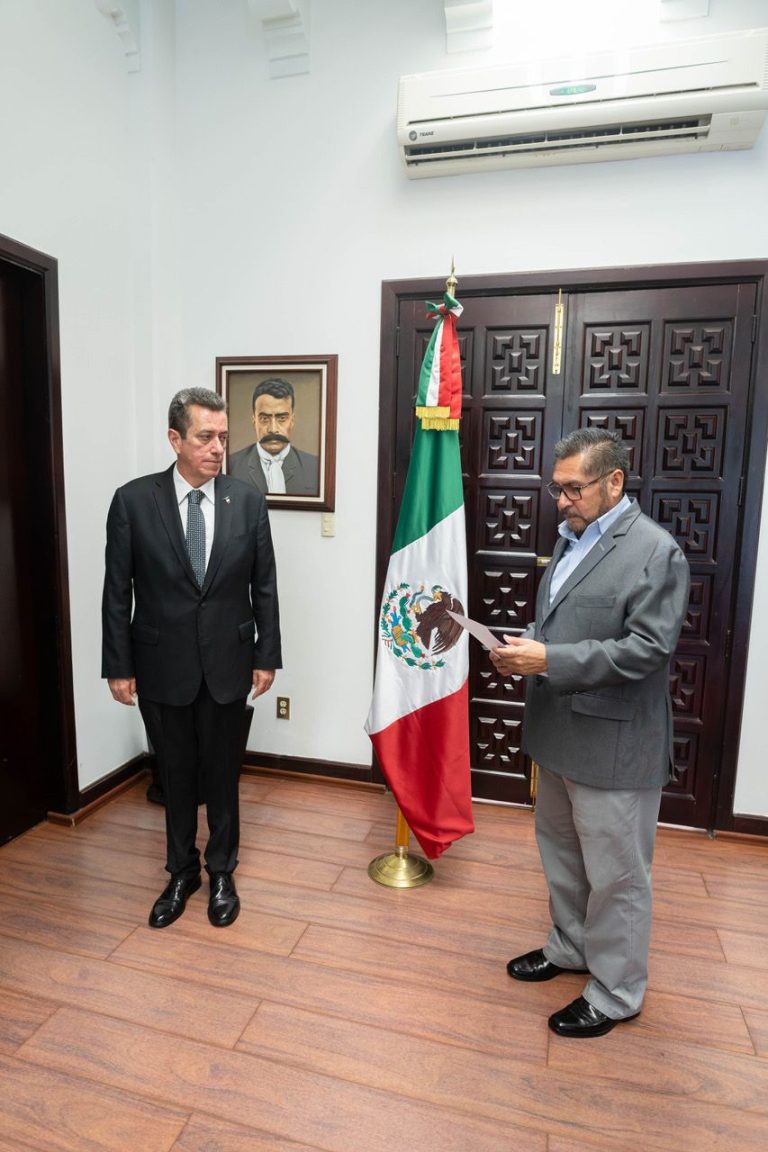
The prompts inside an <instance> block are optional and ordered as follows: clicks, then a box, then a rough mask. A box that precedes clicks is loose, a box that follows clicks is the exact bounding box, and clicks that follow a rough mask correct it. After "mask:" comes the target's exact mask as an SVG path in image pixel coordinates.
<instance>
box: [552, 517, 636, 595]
mask: <svg viewBox="0 0 768 1152" xmlns="http://www.w3.org/2000/svg"><path fill="white" fill-rule="evenodd" d="M629 507H630V499H629V496H627V495H626V494H625V495H624V496H622V498H621V500H619V502H618V504H616V505H615V507H613V508H611V509H610V510H609V511H608V512H604V513H603V515H602V516H599V517H598V518H597V520H593V521H592V523H591V524H588V525H587V527H586V528H585V529H584V531H583V532H582V534H581V536H577V535H576V533H575V532H574V531H573V529H572V528H571V527H570V526H569V525H568V523H567V522H566V521H565V520H563V521H562V522H561V523H560V524H559V525H558V528H557V530H558V532H559V533H560V535H561V536H563V537H565V539H566V540H568V541H569V547H568V548H566V550H565V552H563V555H562V556H561V557H560V561H559V563H558V565H557V567H556V568H555V570H554V572H553V573H552V579H551V581H550V584H549V603H550V604H551V603H552V601H553V600H554V598H555V596H556V595H557V593H558V592H559V590H560V589H561V588H562V586H563V584H564V583H565V581H566V580H567V579H568V577H569V576H570V574H571V572H573V571H575V569H576V568H578V566H579V564H581V562H582V560H583V559H584V557H585V556H586V555H588V554H589V553H590V552H591V551H592V549H593V548H594V546H595V544H597V542H598V540H599V539H600V537H601V536H602V535H603V533H604V532H605V531H606V529H608V528H610V526H611V524H613V522H614V520H618V518H619V516H621V514H622V512H626V510H627V508H629Z"/></svg>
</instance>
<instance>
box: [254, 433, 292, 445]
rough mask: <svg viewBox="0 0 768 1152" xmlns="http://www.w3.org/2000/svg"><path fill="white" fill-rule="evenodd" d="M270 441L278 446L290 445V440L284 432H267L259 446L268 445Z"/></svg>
mask: <svg viewBox="0 0 768 1152" xmlns="http://www.w3.org/2000/svg"><path fill="white" fill-rule="evenodd" d="M268 440H269V441H272V442H273V443H277V444H290V440H289V439H288V437H287V436H283V434H282V432H265V433H264V435H263V436H262V438H261V440H259V444H266V442H267V441H268Z"/></svg>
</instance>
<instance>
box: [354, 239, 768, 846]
mask: <svg viewBox="0 0 768 1152" xmlns="http://www.w3.org/2000/svg"><path fill="white" fill-rule="evenodd" d="M766 277H768V261H765V260H737V261H730V262H716V263H715V262H705V263H700V264H699V263H696V264H658V265H647V266H645V265H643V266H639V267H634V268H629V267H618V268H586V269H566V270H564V271H552V270H547V271H541V272H522V273H510V274H508V275H503V274H498V273H496V274H492V275H482V276H465V277H462V278H461V279H460V281H459V286H458V291H457V296H458V297H459V299H460V300H466V299H467V298H468V297H471V296H483V295H488V294H491V293H492V294H494V295H497V296H502V295H508V296H517V295H528V294H532V293H541V292H542V291H545V292H546V291H549V292H552V293H556V292H557V290H558V288H562V289H563V291H566V290H567V291H578V292H590V291H611V290H615V291H618V290H631V289H639V288H645V289H648V288H654V287H659V288H670V287H695V286H697V285H705V284H733V283H749V284H754V285H755V288H756V318H755V320H754V321H753V323H754V331H753V346H754V354H753V357H752V371H751V375H750V381H749V413H748V417H747V443H746V445H745V456H744V460H745V471H744V491H743V495H742V507H743V519H742V526H741V536H740V539H739V543H738V551H737V567H738V572H737V576H736V579H735V588H734V599H733V616H732V618H733V636H732V642H731V650H730V656H729V662H728V667H727V668H726V669H725V680H726V684H727V690H726V699H725V701H724V703H723V707H724V710H725V724H724V728H723V744H722V749H721V759H720V772H719V775H718V776H717V777H716V778H715V780H714V782H713V784H714V788H715V798H714V805H713V811H714V816H713V830H715V829H716V830H718V831H729V832H743V833H754V834H758V835H763V836H768V818H766V817H762V816H745V815H738V814H736V813H734V811H733V800H734V793H735V788H736V772H737V767H738V751H739V736H740V732H741V711H742V706H743V702H744V689H745V683H746V665H747V651H748V645H749V623H750V617H751V612H752V601H753V597H754V589H755V568H756V563H757V545H758V537H759V533H760V514H761V509H762V500H763V487H764V480H765V466H766V441H767V440H768V389H763V390H762V391H761V390H760V389H758V388H757V387H756V382H757V380H759V379H768V294H766V291H765V286H766ZM444 290H445V281H444V280H439V279H436V278H434V277H430V278H425V279H418V280H385V281H383V283H382V294H381V295H382V306H381V347H380V365H379V369H380V374H379V379H380V390H379V468H378V510H377V517H376V601H375V613H377V612H378V607H379V604H380V602H381V595H382V590H383V587H384V580H385V577H386V571H387V565H388V563H389V554H390V549H391V544H392V538H393V536H394V531H395V526H396V523H395V521H396V516H395V508H394V476H395V464H396V461H395V437H394V432H395V400H396V395H397V371H398V354H399V345H398V338H399V331H398V315H399V309H400V303H401V301H408V300H420V299H421V300H430V299H431V300H434V299H440V298H441V297H442V294H443V292H444ZM376 618H377V616H376V615H375V614H374V619H376ZM375 650H376V646H375V645H374V651H375ZM374 779H377V780H379V781H381V780H383V775H382V774H381V770H380V768H379V766H378V764H377V763H374Z"/></svg>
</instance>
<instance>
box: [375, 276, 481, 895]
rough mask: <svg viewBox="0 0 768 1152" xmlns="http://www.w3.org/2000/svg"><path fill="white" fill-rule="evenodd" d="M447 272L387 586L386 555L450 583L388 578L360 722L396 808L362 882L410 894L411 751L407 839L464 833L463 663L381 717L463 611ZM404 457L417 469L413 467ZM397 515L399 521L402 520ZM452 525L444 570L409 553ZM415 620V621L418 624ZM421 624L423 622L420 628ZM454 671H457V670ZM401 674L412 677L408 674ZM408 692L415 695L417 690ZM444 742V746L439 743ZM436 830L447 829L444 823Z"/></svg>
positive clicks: (441, 841) (417, 861)
mask: <svg viewBox="0 0 768 1152" xmlns="http://www.w3.org/2000/svg"><path fill="white" fill-rule="evenodd" d="M455 271H456V266H455V263H454V260H453V258H451V273H450V276H449V277H448V279H447V280H446V292H445V294H444V295H443V302H442V304H439V305H436V304H432V303H430V302H429V301H428V302H427V304H426V307H427V310H428V311H427V315H428V316H435V317H436V319H437V323H436V326H435V330H434V332H433V334H432V338H431V340H430V342H429V345H428V347H427V350H426V352H425V355H424V360H423V363H422V367H421V372H420V374H419V382H418V389H417V393H416V407H415V413H416V417H417V420H418V421H419V422H420V427H417V429H416V436H415V437H414V456H413V458H412V460H411V463H410V465H409V468H408V476H407V479H406V487H405V493H404V497H403V505H402V506H401V509H400V516H399V518H398V524H397V530H396V532H395V540H394V542H393V553H392V557H391V558H390V567H389V568H388V570H387V579H388V580H389V579H390V573H393V572H397V571H398V565H397V563H393V562H394V560H395V556H397V557H398V563H399V562H400V561H401V558H402V557H403V556H408V557H411V558H412V557H414V556H415V557H417V559H418V563H422V564H423V563H424V562H425V560H426V562H427V567H429V565H430V564H432V563H434V562H435V559H437V562H438V563H439V566H440V571H441V572H442V571H445V572H446V573H447V574H448V575H447V579H448V580H449V581H450V585H447V584H446V585H445V586H444V585H443V583H442V580H445V579H446V576H445V575H444V576H442V577H441V581H440V582H437V581H435V578H434V577H432V579H430V580H425V577H424V574H419V575H418V577H417V581H418V580H421V581H422V582H421V583H420V584H419V583H418V582H417V584H416V585H413V586H412V584H411V583H410V581H411V580H412V576H411V573H410V571H405V572H404V573H400V574H399V575H397V576H393V577H392V581H393V582H392V588H393V591H390V592H389V593H388V594H385V598H384V600H383V603H382V609H381V613H380V625H379V626H380V633H381V636H380V643H381V638H382V637H383V641H384V645H385V647H380V650H379V661H378V662H377V672H376V685H375V687H374V701H373V703H372V706H371V713H370V714H369V718H368V721H367V722H366V730H367V732H368V734H369V736H370V737H371V740H372V741H373V744H374V748H375V749H376V752H377V755H378V756H379V761H380V763H381V766H382V771H383V773H384V775H385V777H386V778H387V783H388V784H389V786H390V788H391V789H392V792H393V794H394V797H395V800H396V802H397V805H398V807H397V824H396V828H395V851H394V852H387V853H384V854H383V855H382V856H377V857H376V858H375V859H374V860H372V861H371V862H370V864H369V865H368V875H369V876H370V878H371V879H372V880H375V881H376V883H377V884H384V885H386V886H387V887H389V888H417V887H418V886H419V885H421V884H426V883H427V882H428V881H429V880H431V879H432V878H433V876H434V869H433V867H432V865H431V864H430V863H429V861H428V860H426V859H424V858H423V857H422V856H416V855H411V854H410V853H409V851H408V844H409V840H410V836H411V829H410V827H409V825H408V823H407V821H406V819H405V816H404V815H403V812H402V810H401V808H400V795H401V790H402V795H403V796H406V795H408V789H407V771H405V770H410V769H411V768H413V764H412V760H413V755H414V754H415V751H416V749H417V748H418V747H419V745H420V744H421V751H422V754H423V755H424V756H425V760H426V763H427V764H428V765H430V766H431V770H432V771H434V773H435V780H434V782H433V785H432V790H431V791H432V794H431V796H430V797H428V798H427V801H428V802H427V803H426V804H425V802H424V796H423V795H419V794H418V790H417V792H416V794H415V795H410V797H409V799H408V800H407V802H406V808H408V810H409V812H410V816H411V821H412V822H413V827H414V835H415V836H416V839H417V840H418V841H419V844H420V845H421V846H422V847H423V848H424V850H425V851H426V852H428V853H429V855H433V853H432V852H431V851H430V849H429V847H427V845H431V846H432V847H433V848H434V849H435V851H434V855H435V856H438V855H439V854H440V852H441V851H443V849H445V848H447V847H449V845H450V844H451V843H453V841H454V840H457V839H458V838H459V837H460V836H464V835H466V834H467V833H468V832H471V831H472V830H473V828H474V824H473V821H472V810H471V804H472V798H471V785H470V770H469V732H468V729H467V701H466V692H467V679H466V676H467V670H466V666H465V668H464V675H463V681H462V678H461V676H459V675H457V666H456V665H455V664H454V667H453V679H452V680H450V681H448V683H449V684H450V689H448V690H442V691H437V690H436V691H435V692H434V697H433V698H432V697H430V695H429V693H428V692H423V686H422V687H421V688H419V689H418V690H419V691H422V692H423V695H422V696H419V694H418V691H417V692H416V693H414V695H415V703H414V704H413V708H412V713H411V712H408V711H406V712H405V713H398V714H397V715H394V716H391V715H390V714H389V712H388V711H387V706H386V703H385V702H386V701H387V699H388V698H387V695H386V692H387V690H388V689H390V688H391V686H392V684H393V683H395V684H396V683H402V681H401V680H398V679H397V677H401V676H402V675H403V669H404V668H406V666H407V668H410V669H416V668H418V672H417V673H416V675H423V674H424V673H425V672H426V673H427V674H428V675H432V674H435V675H437V673H438V672H439V671H440V670H443V669H444V668H445V666H446V655H445V654H446V653H448V652H450V650H451V649H452V648H453V647H454V645H456V643H457V637H456V635H454V634H453V631H452V626H453V622H452V621H450V620H449V616H450V612H449V611H448V605H450V604H453V605H454V607H455V606H456V605H458V608H457V609H456V610H457V611H458V612H459V613H463V611H464V607H462V606H461V604H462V601H466V598H467V588H466V556H464V565H463V571H462V570H460V569H461V565H459V566H458V567H457V566H456V563H455V562H456V558H457V556H458V552H459V551H461V552H464V550H465V545H464V520H463V517H464V502H463V493H462V484H461V459H460V449H459V443H458V429H459V421H460V418H461V398H462V387H461V356H460V351H459V343H458V338H457V335H456V322H457V320H458V318H459V316H461V312H462V307H461V305H460V304H459V302H458V300H456V298H455V296H454V293H455V292H456V288H457V286H458V280H457V279H456V275H455ZM446 433H447V434H448V435H447V436H446V435H445V434H446ZM434 437H436V438H437V439H434ZM414 460H416V461H417V462H418V464H417V468H416V469H415V470H414V469H413V463H414ZM427 478H428V481H429V484H430V486H431V487H430V490H429V492H428V498H427V499H426V500H424V499H423V496H424V493H423V491H422V489H420V487H419V482H420V481H423V480H424V479H427ZM411 486H413V494H412V493H411ZM414 494H415V495H416V496H418V495H421V496H422V499H414ZM438 494H439V495H440V496H441V497H442V499H441V500H438V499H437V498H436V497H437V495H438ZM406 508H407V514H406V515H404V510H405V509H406ZM459 512H460V517H459ZM433 518H434V519H433ZM458 524H460V526H461V527H460V540H461V546H460V549H459V548H458V546H457V545H456V543H455V541H454V546H453V548H452V549H450V557H451V563H448V564H446V560H445V557H442V556H440V555H439V554H436V557H432V558H430V557H429V556H428V554H427V553H426V552H420V551H419V548H422V549H423V547H424V544H423V542H424V541H425V540H426V539H427V537H428V536H432V535H434V534H436V532H437V526H440V527H441V528H443V536H442V537H441V539H443V541H444V543H443V547H444V548H445V547H446V544H445V542H447V541H449V540H451V539H453V538H452V537H451V535H450V532H451V531H458V529H457V528H456V525H458ZM401 527H402V535H401ZM433 530H434V531H433ZM457 538H458V537H457ZM430 584H431V585H432V587H431V591H430V590H429V586H430ZM414 588H415V589H416V591H415V593H414ZM457 590H459V591H460V594H461V595H460V599H457V598H456V596H457ZM416 601H418V604H416ZM419 617H421V618H422V622H421V624H419ZM427 617H429V627H428V628H427V627H426V622H427ZM441 621H442V623H441ZM446 622H447V624H448V625H449V628H448V629H445V626H446ZM443 629H445V631H443ZM433 632H434V633H435V634H436V635H437V636H438V637H439V641H438V644H439V646H437V647H436V649H435V652H434V653H433V652H432V650H431V646H432V644H433V640H432V636H433ZM382 656H383V659H384V660H385V661H387V660H394V661H396V662H399V667H397V666H396V665H395V664H384V665H382V663H381V660H382ZM452 659H453V656H451V657H448V661H449V662H450V661H451V660H452ZM463 659H464V662H465V665H466V651H464V653H463ZM382 669H383V673H384V674H383V675H382ZM460 671H461V668H460V667H459V668H458V672H460ZM405 674H406V675H407V676H411V675H412V673H411V672H406V673H405ZM380 676H382V679H381V681H380ZM380 684H381V691H380V692H379V688H380ZM416 687H417V688H418V685H417V686H416ZM411 690H413V686H411ZM406 696H407V693H406ZM457 709H458V711H457ZM411 714H413V715H418V716H420V717H426V716H427V715H428V716H429V719H422V720H421V721H420V724H419V725H418V727H417V730H416V731H414V730H413V729H410V730H409V726H408V725H409V720H410V719H411ZM459 716H460V717H461V718H459ZM382 720H384V722H383V723H382ZM430 725H431V726H432V729H431V735H432V739H430V740H428V741H427V742H426V744H425V742H424V741H425V736H424V733H425V732H427V731H430ZM395 729H396V732H394V730H395ZM409 731H410V736H406V735H405V733H408V732H409ZM393 732H394V734H393ZM449 736H450V740H449V745H450V746H448V744H446V740H448V739H449ZM446 797H448V798H449V799H446ZM441 805H442V810H441ZM446 810H448V811H449V812H450V818H449V819H448V820H446V818H445V817H446ZM441 820H442V823H441ZM446 824H447V825H448V826H447V827H445V826H444V825H446Z"/></svg>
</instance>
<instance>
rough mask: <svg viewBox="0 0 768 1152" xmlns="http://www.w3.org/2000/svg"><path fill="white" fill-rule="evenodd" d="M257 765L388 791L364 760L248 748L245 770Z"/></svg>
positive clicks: (264, 768)
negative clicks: (345, 761)
mask: <svg viewBox="0 0 768 1152" xmlns="http://www.w3.org/2000/svg"><path fill="white" fill-rule="evenodd" d="M253 769H256V770H261V771H269V772H276V773H278V774H280V775H287V774H290V775H294V776H295V775H298V776H301V777H303V778H305V777H307V776H311V777H314V778H316V779H318V780H327V781H329V782H330V781H334V780H335V781H337V782H338V781H347V782H354V783H357V784H370V785H372V786H373V787H375V788H376V790H377V791H379V792H383V791H385V788H384V786H383V785H382V784H380V783H378V782H377V781H375V780H374V779H373V768H371V767H369V766H367V765H363V764H339V763H337V762H336V761H334V760H311V759H310V758H309V757H305V756H277V755H274V754H273V753H271V752H246V754H245V759H244V761H243V771H245V772H250V771H252V770H253Z"/></svg>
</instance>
